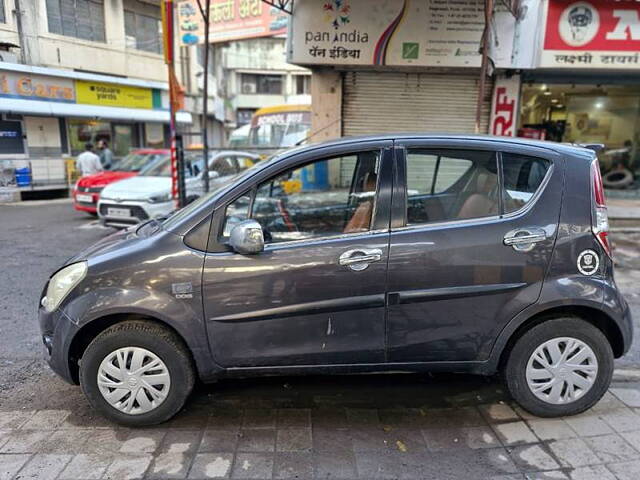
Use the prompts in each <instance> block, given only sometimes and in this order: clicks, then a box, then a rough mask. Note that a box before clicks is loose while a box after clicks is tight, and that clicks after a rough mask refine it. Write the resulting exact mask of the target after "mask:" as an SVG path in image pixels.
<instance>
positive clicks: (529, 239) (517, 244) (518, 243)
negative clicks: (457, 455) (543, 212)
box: [503, 227, 547, 252]
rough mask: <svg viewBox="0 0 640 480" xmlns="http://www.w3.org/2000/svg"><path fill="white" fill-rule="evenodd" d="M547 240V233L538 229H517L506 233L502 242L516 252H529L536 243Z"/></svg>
mask: <svg viewBox="0 0 640 480" xmlns="http://www.w3.org/2000/svg"><path fill="white" fill-rule="evenodd" d="M546 239H547V232H545V231H544V229H542V228H540V227H528V228H518V229H516V230H511V231H510V232H507V234H506V235H505V236H504V239H503V242H504V244H505V245H507V246H511V247H513V249H514V250H516V251H518V252H530V251H531V250H533V248H534V247H535V246H536V243H538V242H542V241H544V240H546Z"/></svg>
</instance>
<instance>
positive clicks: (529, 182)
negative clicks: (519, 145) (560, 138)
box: [502, 153, 551, 213]
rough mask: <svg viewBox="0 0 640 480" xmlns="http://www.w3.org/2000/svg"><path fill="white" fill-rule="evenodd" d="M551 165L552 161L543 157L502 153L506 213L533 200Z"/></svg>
mask: <svg viewBox="0 0 640 480" xmlns="http://www.w3.org/2000/svg"><path fill="white" fill-rule="evenodd" d="M550 166H551V162H549V161H548V160H545V159H542V158H537V157H529V156H525V155H518V154H514V153H503V154H502V172H503V183H504V189H503V190H504V191H503V199H504V202H503V203H504V213H511V212H515V211H517V210H520V209H521V208H522V207H524V206H525V205H526V204H527V203H528V202H529V201H530V200H531V198H532V197H533V196H534V194H535V193H536V191H537V190H538V189H539V188H540V185H542V181H543V180H544V178H545V176H546V175H547V171H548V170H549V167H550Z"/></svg>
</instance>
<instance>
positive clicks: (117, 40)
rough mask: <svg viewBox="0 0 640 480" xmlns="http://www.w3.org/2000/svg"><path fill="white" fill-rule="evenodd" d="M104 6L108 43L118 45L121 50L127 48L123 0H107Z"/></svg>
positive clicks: (105, 30)
mask: <svg viewBox="0 0 640 480" xmlns="http://www.w3.org/2000/svg"><path fill="white" fill-rule="evenodd" d="M104 6H105V9H104V33H105V37H106V40H107V43H108V44H110V45H117V46H118V47H119V49H120V50H125V35H124V9H123V4H122V0H107V1H106V2H105V3H104Z"/></svg>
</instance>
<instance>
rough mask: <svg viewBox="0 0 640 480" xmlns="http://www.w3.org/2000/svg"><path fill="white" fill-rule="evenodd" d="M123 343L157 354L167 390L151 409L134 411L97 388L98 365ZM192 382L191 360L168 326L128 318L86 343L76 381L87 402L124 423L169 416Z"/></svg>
mask: <svg viewBox="0 0 640 480" xmlns="http://www.w3.org/2000/svg"><path fill="white" fill-rule="evenodd" d="M123 347H140V348H144V349H146V350H149V351H150V352H152V353H154V354H155V355H157V356H158V357H159V358H160V359H161V360H162V361H163V362H164V363H165V365H166V367H167V369H168V371H169V375H170V378H171V384H170V387H169V393H168V395H167V397H166V398H165V399H164V401H163V402H162V403H161V404H160V405H158V406H157V407H156V408H155V409H154V410H151V411H150V412H147V413H140V414H138V415H131V414H128V413H125V412H122V411H120V410H118V409H116V408H114V407H113V406H111V405H110V404H109V403H108V402H107V401H106V400H105V399H104V397H103V396H102V394H101V393H100V390H99V388H98V379H97V377H98V368H99V367H100V363H101V362H102V361H103V360H104V358H105V357H106V356H107V355H109V354H110V353H111V352H113V351H115V350H117V349H119V348H123ZM194 382H195V370H194V368H193V362H192V360H191V356H190V354H189V351H188V350H187V347H186V346H185V345H184V342H182V340H181V339H180V338H179V337H178V336H177V335H175V334H174V333H173V332H171V331H170V330H168V329H166V328H164V327H162V326H160V325H158V324H156V323H154V322H150V321H145V320H130V321H125V322H122V323H118V324H116V325H113V326H112V327H110V328H108V329H106V330H105V331H104V332H102V333H100V335H98V336H97V337H96V338H95V339H94V340H93V341H92V342H91V343H90V344H89V346H88V347H87V349H86V350H85V352H84V354H83V355H82V359H81V361H80V385H81V387H82V391H83V392H84V394H85V396H86V397H87V399H88V400H89V403H90V404H91V406H93V407H94V408H95V409H96V410H98V411H99V412H100V413H102V415H104V416H105V417H107V418H108V419H110V420H112V421H114V422H116V423H119V424H122V425H126V426H128V427H143V426H149V425H156V424H158V423H162V422H164V421H166V420H169V419H170V418H171V417H173V416H174V415H175V414H176V413H178V411H180V409H181V408H182V406H183V405H184V403H185V401H186V400H187V398H188V397H189V395H190V394H191V390H192V389H193V385H194Z"/></svg>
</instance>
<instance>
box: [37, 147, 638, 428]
mask: <svg viewBox="0 0 640 480" xmlns="http://www.w3.org/2000/svg"><path fill="white" fill-rule="evenodd" d="M607 234H608V223H607V209H606V206H605V201H604V194H603V188H602V182H601V178H600V171H599V168H598V162H597V159H596V155H595V153H594V152H593V151H592V150H589V149H586V148H581V147H577V146H567V145H562V144H555V143H545V142H531V141H524V140H516V139H505V138H492V137H470V136H448V135H431V136H429V135H389V136H377V137H366V138H350V139H342V140H338V141H334V142H329V143H325V144H319V145H312V146H307V147H302V148H297V149H293V150H289V151H287V152H285V153H282V154H280V155H277V156H276V157H274V158H272V159H271V160H269V161H266V162H262V163H260V164H259V165H257V166H255V167H254V168H252V169H249V170H248V171H246V172H244V173H242V174H241V175H240V176H238V177H237V178H236V179H235V180H234V181H233V182H232V183H231V184H229V185H227V186H225V187H222V188H220V189H218V190H217V191H214V192H211V193H210V194H208V195H206V196H204V197H202V198H200V199H199V200H198V201H196V202H194V203H193V204H191V205H189V206H188V207H186V208H184V209H182V210H180V211H178V212H177V213H175V214H173V215H172V216H170V217H169V218H167V219H166V220H164V221H159V220H150V221H147V222H145V223H142V224H140V225H138V226H136V227H132V228H129V229H128V230H126V231H122V232H119V233H116V234H114V235H111V236H109V237H107V238H105V239H104V240H102V241H101V242H99V243H97V244H95V245H93V246H92V247H90V248H89V249H88V250H86V251H84V252H82V253H80V254H79V255H77V256H76V257H74V258H72V259H70V260H69V261H68V262H67V263H66V265H64V266H63V267H62V268H60V269H59V270H58V271H57V272H55V273H54V274H53V275H52V276H51V278H50V279H49V281H48V283H47V285H46V287H45V289H44V291H43V294H42V299H41V302H40V303H41V306H40V309H39V318H40V325H41V330H42V338H43V341H44V345H45V347H46V352H47V355H48V359H49V364H50V365H51V367H52V368H53V370H55V371H56V372H57V373H58V374H59V375H60V376H62V377H63V378H64V379H65V380H67V381H69V382H71V383H75V384H80V386H81V387H82V389H83V391H84V393H85V394H86V396H87V398H88V400H89V402H90V403H91V404H92V405H93V406H94V407H95V408H96V409H98V410H99V411H100V412H102V413H103V414H104V415H105V416H106V417H108V418H110V419H112V420H114V421H116V422H120V423H122V424H126V425H131V426H142V425H151V424H155V423H159V422H162V421H165V420H167V419H169V418H170V417H171V416H173V415H174V414H175V413H176V412H178V411H179V410H180V409H181V407H182V406H183V404H184V402H185V400H186V399H187V398H188V396H189V394H190V392H191V390H192V388H193V385H194V382H195V381H196V379H197V378H199V379H200V380H202V381H204V382H212V381H215V380H216V379H220V378H224V377H234V376H245V377H246V376H251V375H265V374H304V373H318V372H321V373H354V372H359V373H361V372H378V371H406V372H420V371H430V370H431V371H433V370H438V371H455V372H471V373H478V374H483V375H492V374H494V373H497V372H502V373H503V374H504V379H505V382H506V385H507V387H508V390H509V392H510V393H511V395H512V396H513V398H514V399H515V400H516V401H517V402H518V403H519V404H520V405H521V406H522V407H523V408H525V409H526V410H528V411H529V412H531V413H533V414H535V415H539V416H543V417H553V416H559V415H571V414H576V413H579V412H582V411H584V410H586V409H588V408H589V407H591V406H592V405H594V404H595V403H596V402H597V401H598V400H599V399H600V398H601V397H602V395H603V394H604V393H605V391H606V389H607V387H608V385H609V383H610V381H611V376H612V371H613V360H614V358H617V357H620V356H622V355H624V353H625V352H626V351H627V350H628V349H629V345H630V344H631V339H632V322H631V316H630V312H629V307H628V306H627V303H626V302H625V300H624V299H623V298H622V296H621V294H620V292H619V290H618V288H617V287H616V284H615V282H614V277H613V262H612V260H611V251H610V244H609V240H608V238H607Z"/></svg>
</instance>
